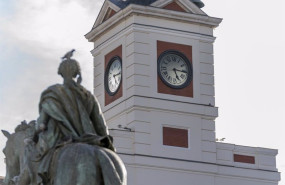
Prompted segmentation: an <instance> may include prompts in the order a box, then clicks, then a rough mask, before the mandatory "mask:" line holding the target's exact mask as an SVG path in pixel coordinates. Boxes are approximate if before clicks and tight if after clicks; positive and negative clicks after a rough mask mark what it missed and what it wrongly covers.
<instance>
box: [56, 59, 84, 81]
mask: <svg viewBox="0 0 285 185" xmlns="http://www.w3.org/2000/svg"><path fill="white" fill-rule="evenodd" d="M58 74H59V75H61V76H62V77H63V79H64V81H70V80H72V79H73V78H76V77H77V75H79V78H78V79H77V82H78V83H80V82H81V81H80V80H81V69H80V66H79V63H78V62H77V61H76V60H73V59H67V60H64V61H62V62H61V64H60V65H59V68H58Z"/></svg>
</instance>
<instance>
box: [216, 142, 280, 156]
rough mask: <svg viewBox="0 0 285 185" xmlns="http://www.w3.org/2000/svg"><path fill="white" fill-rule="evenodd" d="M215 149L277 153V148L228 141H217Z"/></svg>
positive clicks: (247, 152)
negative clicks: (236, 143) (242, 144)
mask: <svg viewBox="0 0 285 185" xmlns="http://www.w3.org/2000/svg"><path fill="white" fill-rule="evenodd" d="M217 149H221V150H228V151H232V152H234V153H239V154H240V153H244V154H258V155H260V154H262V155H269V156H276V155H277V154H278V150H276V149H268V148H260V147H250V146H241V145H235V144H230V143H219V142H217Z"/></svg>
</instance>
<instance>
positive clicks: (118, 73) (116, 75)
mask: <svg viewBox="0 0 285 185" xmlns="http://www.w3.org/2000/svg"><path fill="white" fill-rule="evenodd" d="M120 74H121V72H120V73H117V74H114V75H113V77H115V76H118V75H120Z"/></svg>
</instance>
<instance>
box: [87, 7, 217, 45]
mask: <svg viewBox="0 0 285 185" xmlns="http://www.w3.org/2000/svg"><path fill="white" fill-rule="evenodd" d="M165 11H167V10H164V9H159V8H155V7H145V6H139V5H134V4H131V5H129V6H128V7H127V8H125V9H123V10H121V11H119V12H118V13H116V14H115V15H114V16H112V17H111V18H110V19H108V20H107V21H105V22H103V23H102V24H100V25H98V26H95V27H94V28H93V29H92V30H91V31H90V32H89V33H87V34H86V35H85V38H86V39H88V41H89V42H93V41H94V40H95V39H96V38H97V37H100V35H101V34H102V33H104V32H105V31H106V30H108V29H110V27H112V26H114V25H116V24H118V23H119V22H121V21H123V20H125V18H126V17H128V16H131V15H133V14H140V15H145V16H150V17H160V18H166V19H172V20H174V21H176V20H179V21H185V22H187V23H191V22H192V23H194V24H202V25H206V26H210V27H212V28H215V27H217V26H218V25H219V24H220V23H221V22H222V19H220V18H214V17H209V16H204V15H197V14H189V13H184V12H176V11H172V12H171V14H166V13H165Z"/></svg>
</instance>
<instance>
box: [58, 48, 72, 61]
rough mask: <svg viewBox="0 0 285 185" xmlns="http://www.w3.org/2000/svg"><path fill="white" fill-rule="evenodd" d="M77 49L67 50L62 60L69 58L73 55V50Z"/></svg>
mask: <svg viewBox="0 0 285 185" xmlns="http://www.w3.org/2000/svg"><path fill="white" fill-rule="evenodd" d="M74 51H75V49H72V50H71V51H69V52H67V53H66V54H65V55H64V56H63V57H61V59H62V60H65V59H66V60H69V59H70V58H71V57H72V56H73V52H74Z"/></svg>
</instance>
